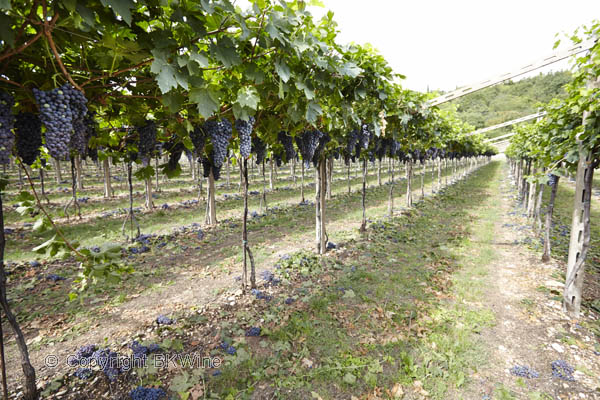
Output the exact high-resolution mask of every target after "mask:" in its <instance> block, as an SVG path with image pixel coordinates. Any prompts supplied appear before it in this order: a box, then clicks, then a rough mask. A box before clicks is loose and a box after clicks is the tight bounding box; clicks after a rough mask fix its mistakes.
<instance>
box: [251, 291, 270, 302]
mask: <svg viewBox="0 0 600 400" xmlns="http://www.w3.org/2000/svg"><path fill="white" fill-rule="evenodd" d="M251 293H252V294H253V295H255V296H256V298H257V299H258V300H266V301H270V300H272V299H273V296H271V295H268V294H264V293H263V292H261V291H260V290H258V289H252V290H251Z"/></svg>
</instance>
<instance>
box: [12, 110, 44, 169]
mask: <svg viewBox="0 0 600 400" xmlns="http://www.w3.org/2000/svg"><path fill="white" fill-rule="evenodd" d="M15 137H16V143H15V145H16V148H17V155H18V156H19V157H20V158H21V159H22V160H23V162H24V163H25V164H27V165H31V164H33V163H34V162H35V160H36V159H37V158H38V156H39V155H40V147H41V146H42V122H41V121H40V119H39V118H38V116H37V115H35V114H33V113H30V112H21V113H19V114H17V118H16V119H15Z"/></svg>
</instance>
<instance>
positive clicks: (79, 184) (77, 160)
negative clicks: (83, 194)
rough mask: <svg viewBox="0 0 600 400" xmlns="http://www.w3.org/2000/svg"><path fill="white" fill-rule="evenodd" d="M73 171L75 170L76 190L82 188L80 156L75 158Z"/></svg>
mask: <svg viewBox="0 0 600 400" xmlns="http://www.w3.org/2000/svg"><path fill="white" fill-rule="evenodd" d="M75 171H76V172H77V190H83V170H82V168H81V156H77V157H76V158H75Z"/></svg>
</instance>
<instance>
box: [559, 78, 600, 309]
mask: <svg viewBox="0 0 600 400" xmlns="http://www.w3.org/2000/svg"><path fill="white" fill-rule="evenodd" d="M598 87H600V78H598V79H597V80H596V81H595V82H589V83H588V88H590V89H591V88H598ZM588 117H589V113H588V112H587V111H586V112H584V113H583V121H582V125H583V126H584V127H585V125H586V122H587V119H588ZM580 135H581V134H580ZM577 145H578V147H579V163H578V164H577V175H576V178H575V182H576V183H575V203H574V205H573V221H572V223H571V241H570V244H569V260H568V263H567V276H566V281H565V290H564V295H563V310H564V311H565V312H567V314H568V315H569V316H570V317H571V318H579V314H580V310H581V299H582V295H583V278H584V275H585V259H586V256H587V253H588V250H589V248H590V241H591V232H590V206H591V199H592V182H593V179H594V168H596V167H597V165H596V163H595V162H594V159H593V156H594V155H593V154H592V153H591V152H590V151H588V149H587V148H586V147H585V146H584V144H583V141H582V140H581V138H580V136H578V137H577Z"/></svg>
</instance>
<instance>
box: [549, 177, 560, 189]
mask: <svg viewBox="0 0 600 400" xmlns="http://www.w3.org/2000/svg"><path fill="white" fill-rule="evenodd" d="M557 183H558V176H556V175H554V174H548V185H550V186H551V187H552V186H556V184H557Z"/></svg>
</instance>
